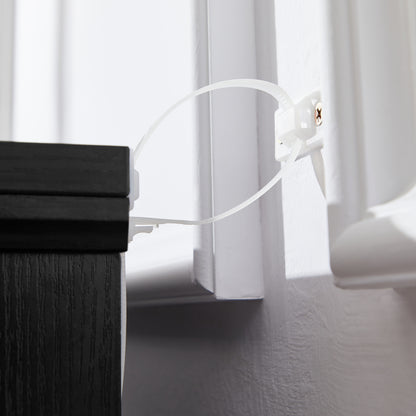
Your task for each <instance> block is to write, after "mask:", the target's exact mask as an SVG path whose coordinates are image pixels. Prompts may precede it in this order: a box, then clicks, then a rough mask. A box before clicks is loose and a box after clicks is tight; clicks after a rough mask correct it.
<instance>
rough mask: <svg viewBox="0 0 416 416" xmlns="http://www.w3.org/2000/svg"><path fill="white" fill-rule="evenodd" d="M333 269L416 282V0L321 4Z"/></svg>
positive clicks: (340, 275)
mask: <svg viewBox="0 0 416 416" xmlns="http://www.w3.org/2000/svg"><path fill="white" fill-rule="evenodd" d="M324 9H325V13H326V18H325V19H324V23H323V25H322V26H323V28H324V32H323V39H324V40H325V46H324V48H323V50H324V51H325V52H324V54H323V55H324V56H323V69H324V70H325V71H326V72H325V74H324V76H323V78H322V80H323V82H322V88H323V97H324V98H323V99H324V100H325V102H326V106H327V108H328V112H327V116H328V117H327V118H328V123H327V134H326V138H325V140H326V143H325V145H326V149H327V158H326V169H327V178H328V181H327V186H328V189H327V198H328V201H327V202H328V216H329V232H330V251H331V267H332V271H333V272H334V274H335V284H336V285H337V286H339V287H343V288H371V287H401V286H408V285H412V286H415V285H416V261H415V256H414V249H415V246H416V231H415V225H416V220H415V215H414V213H415V212H416V211H415V209H416V196H415V195H416V193H415V191H414V188H415V179H416V165H415V163H414V155H415V154H416V117H415V114H416V105H415V103H416V95H415V91H416V89H415V85H416V84H415V80H416V78H415V73H416V72H415V60H416V50H415V39H416V11H415V10H416V6H415V3H414V1H407V0H401V1H397V2H391V1H388V0H383V1H374V0H373V1H357V0H354V1H339V2H332V1H329V0H328V1H326V2H324Z"/></svg>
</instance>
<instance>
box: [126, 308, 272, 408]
mask: <svg viewBox="0 0 416 416" xmlns="http://www.w3.org/2000/svg"><path fill="white" fill-rule="evenodd" d="M262 317H263V318H262ZM262 327H263V328H264V308H263V306H262V301H238V302H224V303H215V304H214V303H207V304H193V305H179V306H160V307H148V308H130V309H129V311H128V329H127V352H126V371H125V383H124V386H125V389H124V393H123V414H124V415H125V416H129V415H137V414H140V415H155V416H156V415H157V416H162V415H171V416H173V415H181V416H196V415H198V416H210V415H213V414H215V415H218V416H219V415H225V414H228V415H237V414H239V415H240V414H244V412H242V409H241V408H236V406H237V407H238V406H243V407H244V406H246V405H247V401H248V403H251V402H253V403H256V407H257V408H258V401H259V400H261V394H262V393H261V392H262V388H261V387H259V388H257V387H255V386H260V385H261V382H260V377H261V374H262V373H263V372H264V371H263V370H262V368H264V365H261V364H259V361H263V359H264V355H263V354H262V353H261V352H260V351H258V350H256V349H255V348H254V349H253V348H248V347H247V345H246V341H247V339H253V338H254V339H259V340H260V339H261V332H262ZM263 331H264V329H263ZM250 391H251V396H252V398H251V399H250ZM253 396H255V397H253ZM231 397H233V399H232V400H229V399H231ZM227 398H228V399H227ZM238 403H239V404H238ZM249 406H250V404H249ZM249 414H252V413H249ZM253 414H254V413H253Z"/></svg>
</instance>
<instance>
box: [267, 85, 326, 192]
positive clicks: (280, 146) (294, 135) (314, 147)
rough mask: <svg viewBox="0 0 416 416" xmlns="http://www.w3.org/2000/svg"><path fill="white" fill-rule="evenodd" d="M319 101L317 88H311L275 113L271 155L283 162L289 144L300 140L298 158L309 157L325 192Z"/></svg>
mask: <svg viewBox="0 0 416 416" xmlns="http://www.w3.org/2000/svg"><path fill="white" fill-rule="evenodd" d="M322 111H323V110H322V104H321V93H320V91H314V92H313V93H311V94H309V95H307V96H306V97H304V98H303V99H302V100H300V101H299V102H298V103H297V104H295V105H294V106H292V107H290V108H288V109H279V110H277V111H276V113H275V137H276V144H275V158H276V160H277V161H278V162H286V161H287V159H288V158H289V156H290V154H291V152H292V146H293V143H294V142H295V141H296V140H298V139H300V140H301V141H302V143H303V147H302V149H301V151H300V153H299V156H298V158H302V157H305V156H309V155H310V156H311V159H312V165H313V168H314V171H315V175H316V179H317V180H318V182H319V185H320V187H321V190H322V193H323V194H324V195H325V174H324V165H323V158H322V154H321V149H322V147H323V145H324V141H323V137H322V136H318V135H317V130H318V129H317V128H318V127H319V126H321V125H322V122H323V115H322Z"/></svg>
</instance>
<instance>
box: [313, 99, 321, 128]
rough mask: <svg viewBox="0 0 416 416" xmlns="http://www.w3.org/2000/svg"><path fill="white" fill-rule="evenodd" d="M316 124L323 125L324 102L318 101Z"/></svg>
mask: <svg viewBox="0 0 416 416" xmlns="http://www.w3.org/2000/svg"><path fill="white" fill-rule="evenodd" d="M315 124H316V125H317V126H320V125H322V103H320V102H319V103H316V106H315Z"/></svg>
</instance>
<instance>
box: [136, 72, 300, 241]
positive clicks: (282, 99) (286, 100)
mask: <svg viewBox="0 0 416 416" xmlns="http://www.w3.org/2000/svg"><path fill="white" fill-rule="evenodd" d="M224 88H250V89H255V90H259V91H262V92H265V93H266V94H269V95H271V96H272V97H273V98H274V99H275V100H276V101H278V102H279V103H280V105H281V109H282V110H291V109H294V108H295V105H294V103H293V101H292V100H291V98H290V97H289V95H288V94H287V93H286V92H285V91H284V90H283V89H282V88H281V87H279V86H278V85H276V84H273V83H271V82H268V81H263V80H258V79H233V80H227V81H220V82H216V83H214V84H211V85H207V86H205V87H203V88H200V89H198V90H196V91H193V92H191V93H190V94H188V95H186V96H185V97H183V98H182V99H180V100H179V101H178V102H176V103H175V104H174V105H172V106H171V107H169V108H168V109H167V110H166V111H165V112H164V113H163V114H162V116H161V117H160V118H158V119H157V120H156V121H155V122H154V123H153V124H152V125H151V126H150V128H149V130H148V131H147V133H146V134H145V135H144V136H143V138H142V139H141V141H140V143H139V144H138V145H137V147H136V149H135V150H134V161H135V163H137V160H138V158H139V156H140V155H141V153H142V151H143V148H144V146H145V144H146V143H147V141H148V140H149V138H150V136H151V135H152V134H153V133H154V131H155V130H156V129H157V128H158V127H159V125H160V124H161V123H162V122H163V121H164V119H165V118H166V117H167V116H168V115H169V114H170V113H172V112H173V111H174V110H175V109H176V108H177V107H179V106H180V105H181V104H183V103H184V102H185V101H187V100H189V99H191V98H193V97H197V96H199V95H201V94H205V93H207V92H211V91H215V90H220V89H224ZM283 140H284V142H285V143H284V144H285V145H286V146H287V148H288V149H289V150H290V154H289V155H288V156H287V157H285V160H284V162H283V167H282V168H281V169H280V171H279V172H278V173H277V174H276V175H275V176H274V177H273V178H272V179H271V180H270V181H269V182H268V183H267V184H266V185H265V186H264V187H263V188H261V189H260V190H259V191H258V192H256V193H255V194H254V195H253V196H251V197H250V198H248V199H247V200H245V201H244V202H242V203H240V204H238V205H237V206H235V207H233V208H231V209H229V210H227V211H225V212H223V213H221V214H218V215H214V216H212V217H210V218H205V219H202V220H182V219H170V218H151V217H131V218H130V224H129V225H130V231H129V236H130V239H132V238H133V236H134V235H135V234H137V233H140V232H151V230H152V229H153V227H157V226H159V225H161V224H182V225H205V224H212V223H214V222H217V221H220V220H223V219H224V218H227V217H229V216H231V215H234V214H236V213H237V212H239V211H241V210H242V209H244V208H246V207H248V206H249V205H251V204H252V203H254V202H255V201H257V200H258V199H259V198H260V197H262V196H263V195H264V194H265V193H266V192H268V191H269V190H270V189H271V188H273V186H275V185H276V184H277V183H278V182H279V181H280V180H281V179H282V177H283V175H284V174H285V173H286V171H287V170H288V169H289V168H290V166H291V165H293V164H294V162H295V161H296V159H297V158H298V156H299V155H300V154H301V153H302V152H304V151H305V141H304V140H301V138H298V137H293V136H292V137H291V138H290V140H289V138H288V140H287V141H286V140H285V139H284V138H283Z"/></svg>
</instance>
